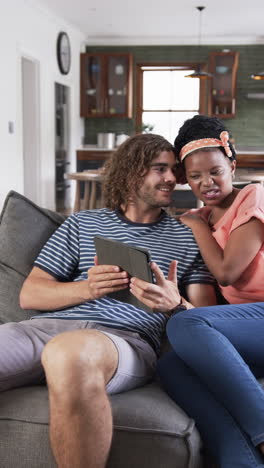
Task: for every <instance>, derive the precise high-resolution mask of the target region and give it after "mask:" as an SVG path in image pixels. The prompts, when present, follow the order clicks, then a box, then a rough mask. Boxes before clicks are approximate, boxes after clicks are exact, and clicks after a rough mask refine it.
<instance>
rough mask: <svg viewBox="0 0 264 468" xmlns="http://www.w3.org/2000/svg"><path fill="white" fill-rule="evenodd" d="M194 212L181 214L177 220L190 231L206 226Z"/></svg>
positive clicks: (203, 220)
mask: <svg viewBox="0 0 264 468" xmlns="http://www.w3.org/2000/svg"><path fill="white" fill-rule="evenodd" d="M196 211H197V210H193V211H192V210H190V211H188V212H187V213H184V214H182V215H181V216H180V217H179V220H180V221H181V223H183V224H185V226H188V227H189V228H191V229H193V228H195V227H199V226H201V225H202V226H203V225H204V224H207V222H206V220H205V219H204V218H203V217H201V216H200V214H199V213H197V212H196Z"/></svg>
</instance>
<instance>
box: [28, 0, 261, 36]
mask: <svg viewBox="0 0 264 468" xmlns="http://www.w3.org/2000/svg"><path fill="white" fill-rule="evenodd" d="M33 3H34V5H36V4H38V5H39V7H41V8H42V9H44V10H46V11H48V12H49V11H50V12H52V13H55V14H56V15H58V16H59V17H60V18H62V19H63V20H65V22H66V23H69V24H71V25H72V26H74V27H76V28H77V29H78V30H80V31H82V32H83V33H84V34H85V35H86V39H87V43H89V44H93V45H95V44H98V45H101V44H104V45H118V44H121V45H126V44H128V45H132V44H133V45H156V44H160V45H165V44H166V45H177V44H197V43H198V37H199V24H200V19H201V44H264V0H250V1H246V0H206V2H204V1H203V0H202V2H200V0H198V1H197V0H162V1H159V0H144V1H142V0H132V1H126V0H35V1H34V2H33ZM200 5H203V6H206V8H205V10H204V11H203V12H202V15H201V18H200V17H199V15H200V13H199V12H198V10H196V6H200Z"/></svg>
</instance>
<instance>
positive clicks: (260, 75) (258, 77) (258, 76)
mask: <svg viewBox="0 0 264 468" xmlns="http://www.w3.org/2000/svg"><path fill="white" fill-rule="evenodd" d="M251 78H252V80H264V71H262V72H259V73H253V75H251Z"/></svg>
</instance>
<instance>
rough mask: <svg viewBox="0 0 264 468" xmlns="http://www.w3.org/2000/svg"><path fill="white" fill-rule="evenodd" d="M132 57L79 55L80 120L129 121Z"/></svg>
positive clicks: (129, 55) (122, 55) (127, 55)
mask: <svg viewBox="0 0 264 468" xmlns="http://www.w3.org/2000/svg"><path fill="white" fill-rule="evenodd" d="M132 67H133V61H132V55H131V54H129V53H124V54H115V53H113V54H111V53H98V54H97V53H95V54H90V53H87V54H86V53H85V54H81V117H113V116H117V117H132V73H133V68H132Z"/></svg>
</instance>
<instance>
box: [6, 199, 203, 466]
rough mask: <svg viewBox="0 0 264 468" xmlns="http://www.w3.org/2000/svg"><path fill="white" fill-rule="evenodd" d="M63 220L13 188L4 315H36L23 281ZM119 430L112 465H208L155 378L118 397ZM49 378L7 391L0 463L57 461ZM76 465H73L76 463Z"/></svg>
mask: <svg viewBox="0 0 264 468" xmlns="http://www.w3.org/2000/svg"><path fill="white" fill-rule="evenodd" d="M63 220H64V218H63V216H61V215H59V214H57V213H54V212H51V211H48V210H44V209H41V208H39V207H38V206H36V205H34V204H33V203H32V202H30V201H29V200H27V199H26V198H25V197H23V196H22V195H20V194H18V193H16V192H14V191H11V192H10V193H9V194H8V196H7V199H6V201H5V204H4V208H3V211H2V214H1V218H0V323H5V322H8V321H9V322H10V321H20V320H25V319H28V318H30V316H31V315H33V313H36V311H24V310H22V309H21V308H20V307H19V303H18V296H19V291H20V288H21V285H22V283H23V281H24V279H25V278H26V276H27V275H28V273H29V271H30V270H31V268H32V263H33V260H34V259H35V257H36V256H37V254H38V252H39V250H40V249H41V247H42V245H43V244H44V243H45V241H46V240H47V239H48V237H49V236H50V235H51V234H52V232H53V231H54V230H55V229H56V228H57V227H58V226H59V225H60V223H61V222H62V221H63ZM111 404H112V408H113V418H114V436H113V443H112V448H111V453H110V457H109V461H108V463H107V468H202V467H203V466H204V463H203V461H204V459H203V456H202V454H201V440H200V436H199V434H198V432H197V429H196V428H195V425H194V422H193V421H192V420H191V419H190V418H189V417H188V416H187V415H186V414H185V413H184V412H183V411H182V410H181V409H180V408H179V407H178V406H177V405H176V404H175V403H174V402H173V401H172V400H171V399H170V398H169V397H168V396H167V395H166V393H165V392H164V391H163V390H162V388H161V387H160V385H159V383H158V382H156V381H153V382H151V383H150V384H148V385H146V386H144V387H141V388H138V389H136V390H132V391H129V392H127V393H123V394H119V395H115V396H112V397H111ZM48 433H49V404H48V392H47V388H46V386H44V385H43V386H28V387H23V388H16V389H13V390H10V391H6V392H2V393H0V467H1V468H53V467H55V466H56V463H55V461H54V458H53V455H52V452H51V449H50V446H49V434H48ZM72 468H74V467H72Z"/></svg>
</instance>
